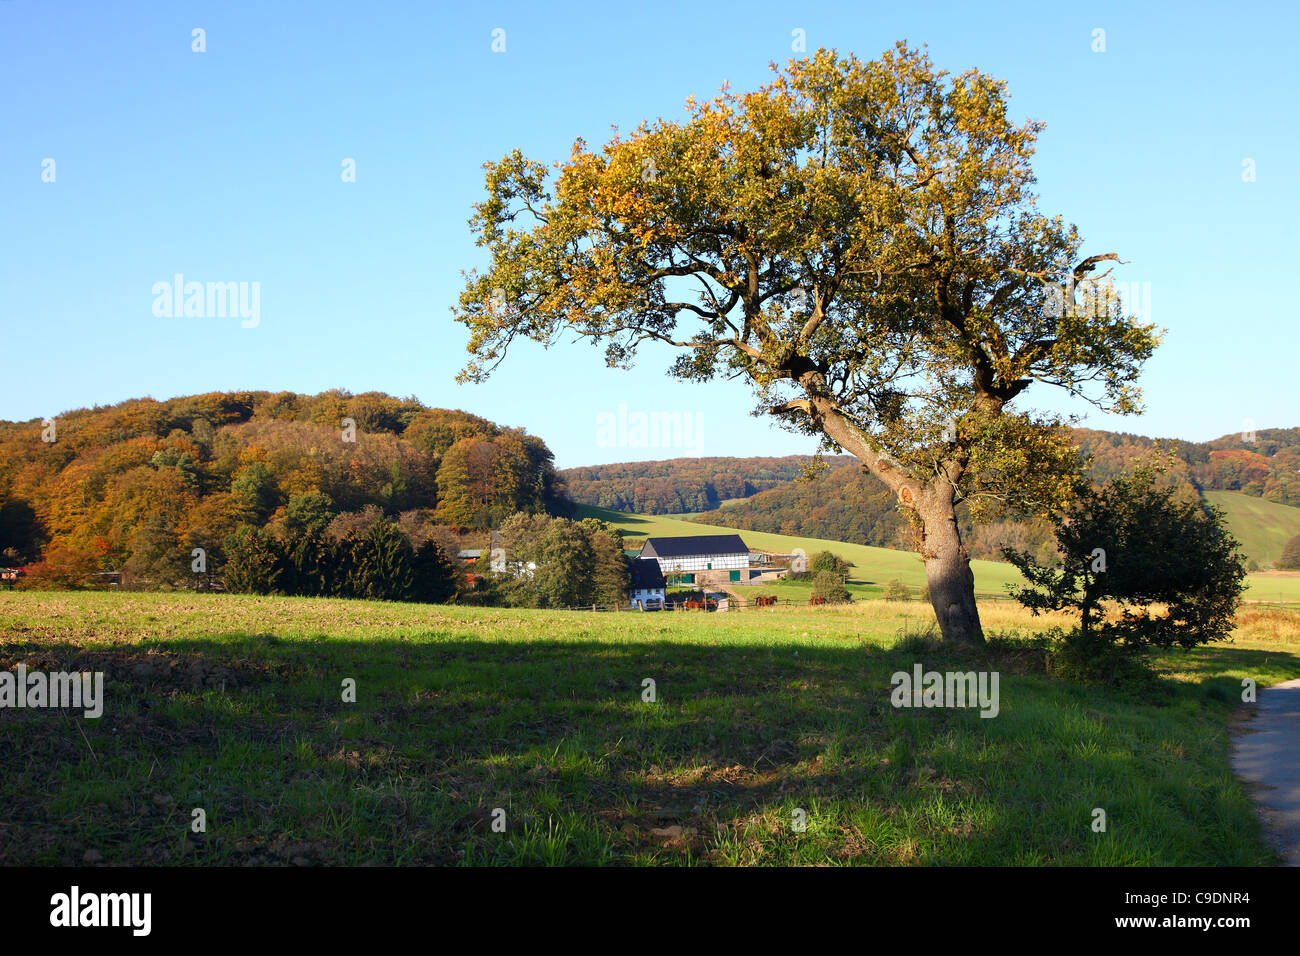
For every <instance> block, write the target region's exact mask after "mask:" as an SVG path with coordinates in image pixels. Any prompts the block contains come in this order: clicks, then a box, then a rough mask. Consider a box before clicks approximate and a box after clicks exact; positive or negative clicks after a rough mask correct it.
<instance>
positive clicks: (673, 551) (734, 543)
mask: <svg viewBox="0 0 1300 956" xmlns="http://www.w3.org/2000/svg"><path fill="white" fill-rule="evenodd" d="M697 554H749V546H748V545H746V544H745V542H744V541H743V540H741V537H740V535H738V534H690V535H682V536H681V537H675V538H646V539H645V544H644V545H643V546H642V548H641V557H643V558H687V557H692V556H694V555H697Z"/></svg>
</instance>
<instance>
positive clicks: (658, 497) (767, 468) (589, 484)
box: [560, 455, 849, 515]
mask: <svg viewBox="0 0 1300 956" xmlns="http://www.w3.org/2000/svg"><path fill="white" fill-rule="evenodd" d="M827 460H828V461H830V462H832V463H841V462H843V461H848V460H849V459H848V456H840V457H839V458H830V459H827ZM812 461H813V458H812V456H810V455H787V456H785V457H782V458H675V459H671V460H669V461H635V462H625V463H621V464H615V465H593V466H591V467H586V468H568V469H565V470H564V471H562V472H560V475H561V476H562V477H563V479H564V481H565V483H566V485H567V486H568V493H569V496H570V497H571V498H572V499H573V500H574V501H576V502H578V503H579V504H586V505H596V506H597V507H600V508H609V509H610V510H613V511H626V512H633V513H636V514H651V515H658V514H685V513H689V512H693V511H711V510H712V509H714V508H717V507H719V506H720V505H721V504H722V502H724V501H728V500H731V499H735V498H748V497H750V496H751V495H755V494H758V493H759V492H761V491H765V490H767V489H769V488H775V487H777V486H779V485H782V484H785V483H786V482H788V481H790V480H791V479H793V478H796V477H798V475H799V474H800V473H801V472H802V470H803V469H804V468H805V467H806V466H807V465H808V464H809V463H811V462H812Z"/></svg>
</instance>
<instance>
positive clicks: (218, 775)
mask: <svg viewBox="0 0 1300 956" xmlns="http://www.w3.org/2000/svg"><path fill="white" fill-rule="evenodd" d="M984 617H985V621H986V626H987V627H988V628H990V629H991V630H995V631H1001V632H1003V633H1013V632H1019V633H1025V634H1027V633H1030V632H1032V630H1033V628H1035V627H1038V626H1041V624H1042V622H1041V621H1040V620H1036V619H1032V618H1030V617H1028V616H1027V615H1026V614H1024V612H1022V611H1020V610H1019V609H1016V608H1011V607H1007V606H1005V605H998V606H996V607H993V606H989V607H987V608H986V609H985V611H984ZM929 619H930V614H929V611H928V609H926V608H923V607H921V606H920V605H919V604H917V603H916V602H912V603H899V604H890V603H887V602H883V601H872V602H864V603H860V604H857V605H852V606H844V607H835V608H822V609H810V608H807V607H798V608H781V609H778V610H765V611H747V612H745V613H743V614H721V615H719V614H712V615H705V614H690V613H660V614H637V613H620V614H592V613H585V614H584V613H578V612H545V611H525V610H495V609H475V608H461V607H443V606H423V605H402V604H386V603H380V602H363V601H340V600H326V599H302V598H278V597H266V598H259V597H246V596H230V595H192V594H174V595H166V594H128V593H105V592H99V593H50V594H42V593H37V592H4V593H0V669H9V670H12V669H13V667H14V666H16V664H17V663H19V662H25V663H27V664H28V666H29V667H33V668H35V667H40V668H43V669H46V670H64V669H78V670H80V669H87V670H100V671H103V672H104V673H105V674H106V691H107V703H106V707H105V714H104V716H103V717H102V718H101V719H99V720H83V719H79V718H75V717H72V716H69V715H68V714H66V713H64V712H60V711H51V710H22V711H16V710H0V728H2V732H0V764H2V765H3V767H4V770H5V772H4V774H3V775H0V863H3V864H11V865H12V864H74V863H79V862H80V861H81V860H82V858H83V855H84V854H85V853H86V852H87V851H91V850H93V851H95V852H96V853H98V854H99V855H100V856H101V857H102V859H103V861H104V862H105V863H107V864H137V865H138V864H146V865H148V864H187V865H237V864H290V863H297V864H299V865H319V864H364V863H381V864H620V865H695V864H705V865H748V864H832V865H838V864H894V865H913V864H942V865H965V864H1009V865H1040V864H1046V865H1057V864H1087V865H1129V864H1132V865H1157V864H1160V865H1164V864H1172V865H1184V864H1190V865H1196V864H1232V865H1256V864H1268V863H1273V862H1275V857H1274V856H1273V854H1272V853H1271V852H1270V851H1269V850H1268V849H1267V847H1266V845H1265V843H1264V841H1263V840H1262V838H1261V834H1260V831H1259V827H1258V824H1257V822H1256V819H1255V816H1254V814H1253V812H1252V809H1251V806H1250V803H1249V801H1248V799H1247V796H1246V794H1245V792H1244V790H1243V788H1242V786H1241V784H1240V783H1239V782H1238V781H1237V780H1236V778H1235V777H1234V776H1233V775H1232V774H1231V772H1230V771H1229V769H1228V733H1227V726H1228V721H1229V718H1230V716H1231V714H1232V712H1233V703H1234V701H1235V700H1236V699H1237V695H1238V693H1239V689H1240V679H1241V677H1243V676H1249V677H1253V678H1254V679H1256V680H1258V681H1259V682H1260V683H1261V684H1268V683H1274V682H1276V681H1280V680H1284V679H1288V678H1292V677H1296V676H1300V656H1298V653H1300V626H1297V619H1296V616H1295V615H1294V614H1292V613H1288V612H1282V611H1251V612H1248V614H1247V615H1245V616H1244V618H1243V626H1242V628H1241V630H1240V631H1239V633H1238V635H1237V643H1236V644H1235V645H1233V646H1231V647H1226V648H1213V649H1202V650H1197V651H1195V652H1193V653H1190V654H1167V655H1161V656H1159V657H1158V658H1157V659H1156V660H1157V663H1158V665H1159V666H1160V668H1161V671H1162V674H1163V677H1162V679H1161V682H1160V683H1159V684H1158V685H1157V686H1156V687H1154V688H1153V689H1152V690H1151V691H1149V692H1147V693H1144V694H1141V695H1139V694H1135V693H1133V692H1119V691H1114V690H1107V689H1104V688H1097V687H1082V686H1077V685H1074V684H1070V683H1065V682H1061V681H1057V680H1053V679H1051V678H1050V677H1049V676H1047V675H1046V674H1045V673H1043V671H1042V668H1041V666H1038V665H1037V664H1036V663H1035V660H1036V659H1035V656H1034V654H1033V652H1032V651H1029V650H1026V649H1025V648H1020V649H1012V650H998V649H996V648H995V649H994V650H993V651H990V652H988V655H990V656H984V655H976V656H973V657H971V656H962V655H954V653H953V652H951V651H944V650H942V649H938V648H935V647H934V646H932V645H929V644H926V643H925V642H924V641H921V642H918V641H917V640H915V639H909V640H907V641H904V642H902V643H901V644H900V642H899V638H900V636H901V635H903V634H905V633H913V634H914V633H916V632H917V631H918V630H919V629H921V628H923V627H924V626H925V624H926V623H927V622H928V621H929ZM918 661H919V662H921V663H923V664H924V665H925V666H926V667H927V668H933V669H939V670H945V669H961V670H965V669H984V668H991V669H996V670H998V671H999V672H1000V674H1001V686H1000V691H1001V701H1000V702H1001V713H1000V714H999V716H998V717H997V718H995V719H982V718H980V717H979V716H978V714H977V713H976V712H975V711H973V710H957V709H949V710H943V709H932V710H908V709H896V708H894V707H892V706H891V705H890V690H891V683H890V676H891V674H892V673H894V672H895V671H899V670H910V668H911V666H912V665H913V663H916V662H918ZM345 678H353V679H355V680H356V682H357V689H358V700H357V702H356V703H344V702H342V701H341V699H340V686H341V682H342V681H343V680H344V679H345ZM647 678H648V679H653V680H654V681H655V682H656V686H657V692H658V698H657V701H656V702H654V703H647V702H645V701H643V700H642V688H643V681H644V680H645V679H647ZM196 807H202V808H203V809H204V810H205V811H206V813H207V820H208V829H207V832H206V833H204V834H192V833H190V830H189V823H190V820H191V813H192V810H193V809H194V808H196ZM1095 807H1102V808H1104V809H1105V810H1106V811H1107V814H1108V819H1109V828H1108V830H1107V832H1105V833H1093V832H1092V831H1091V829H1090V823H1091V820H1092V810H1093V808H1095ZM497 808H501V809H503V810H504V811H505V822H506V830H505V832H504V833H497V832H493V830H492V826H491V824H492V820H493V814H494V811H495V810H496V809H497ZM796 810H802V811H804V813H805V814H806V818H807V829H806V830H805V831H803V832H797V831H796V830H795V829H794V827H793V826H792V821H793V820H794V818H795V811H796Z"/></svg>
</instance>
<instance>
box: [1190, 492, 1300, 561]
mask: <svg viewBox="0 0 1300 956" xmlns="http://www.w3.org/2000/svg"><path fill="white" fill-rule="evenodd" d="M1202 495H1203V496H1204V498H1205V500H1206V501H1208V502H1209V503H1210V504H1212V505H1214V506H1215V507H1217V508H1220V509H1222V511H1223V514H1224V520H1225V521H1226V523H1227V525H1228V530H1229V531H1230V532H1232V535H1233V537H1235V538H1236V539H1237V540H1238V541H1240V542H1241V549H1242V550H1243V551H1244V552H1245V553H1246V555H1247V556H1248V557H1251V558H1254V559H1255V560H1256V561H1258V562H1259V563H1260V564H1276V563H1277V560H1278V559H1279V558H1281V557H1282V547H1283V545H1285V544H1286V543H1287V541H1288V540H1290V539H1291V538H1293V537H1295V536H1296V535H1298V534H1300V508H1293V507H1291V506H1289V505H1279V504H1276V503H1274V502H1272V501H1265V500H1264V499H1263V498H1255V497H1253V496H1251V495H1243V494H1242V493H1241V492H1239V491H1206V492H1202Z"/></svg>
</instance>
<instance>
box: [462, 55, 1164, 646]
mask: <svg viewBox="0 0 1300 956" xmlns="http://www.w3.org/2000/svg"><path fill="white" fill-rule="evenodd" d="M774 69H775V68H774ZM688 107H689V115H688V116H687V118H686V119H684V120H680V121H679V120H667V119H661V120H658V121H655V122H653V123H650V122H647V123H644V124H642V125H641V126H640V127H638V128H637V129H636V130H634V131H633V132H632V133H631V134H630V135H627V136H622V135H615V136H614V137H613V138H611V140H610V141H609V142H608V143H606V144H605V146H604V147H603V148H602V149H600V150H591V149H589V148H588V147H587V145H586V144H585V143H584V142H583V141H581V140H579V141H577V142H576V143H575V144H574V147H573V150H572V153H571V155H570V157H569V159H568V160H567V161H565V162H563V163H560V164H557V169H556V171H555V173H554V174H553V175H551V174H548V171H547V168H546V166H545V165H543V164H542V163H540V162H536V161H533V160H529V159H527V158H525V157H524V156H523V155H522V153H520V152H519V151H517V150H516V151H514V152H512V153H510V154H509V155H507V156H506V157H505V158H503V159H502V160H501V161H500V162H496V163H489V164H488V166H487V182H486V185H487V198H486V199H485V200H484V201H483V202H481V203H479V204H478V205H477V207H476V213H475V216H474V217H473V218H472V219H471V226H472V227H473V228H474V229H475V230H476V231H477V233H478V242H479V244H480V245H481V246H484V247H486V248H487V249H488V251H489V253H490V255H491V264H490V266H489V267H488V268H487V269H486V271H484V272H483V273H481V274H480V273H476V272H472V273H470V274H469V275H468V277H467V282H466V287H465V289H464V291H463V293H462V295H461V298H460V302H459V306H458V307H457V308H456V309H454V310H453V311H454V313H455V315H456V317H457V319H458V320H459V321H461V322H463V323H464V324H465V325H466V326H467V327H468V328H469V330H470V341H469V351H470V353H471V358H470V361H469V363H468V364H467V366H466V368H465V369H464V371H463V372H462V377H463V378H464V379H466V380H472V381H480V380H482V379H483V378H484V377H486V376H487V375H488V374H490V373H491V371H492V370H493V369H494V368H495V367H496V366H497V365H498V364H499V363H500V361H501V360H502V359H503V358H504V357H505V355H506V353H507V350H508V348H509V347H510V345H511V343H512V342H514V341H515V340H516V339H518V338H527V339H532V340H535V341H538V342H542V343H544V344H546V345H552V344H554V343H555V342H557V341H558V340H559V339H560V338H561V336H562V335H563V334H565V333H573V334H576V335H577V336H579V337H583V338H587V339H590V340H591V341H593V342H594V343H599V344H601V345H603V346H604V349H605V359H606V361H607V363H608V364H610V365H612V366H626V365H627V364H629V363H630V362H631V361H632V360H633V358H634V356H635V355H636V354H637V352H638V350H639V349H640V348H641V347H642V346H643V345H644V344H646V343H658V344H662V345H667V346H671V347H673V348H676V349H678V350H679V354H678V355H677V358H676V360H675V361H674V362H673V363H672V365H671V371H672V373H673V374H674V375H676V376H678V377H680V378H683V379H688V380H707V379H710V378H713V377H715V376H718V375H723V376H740V377H743V378H745V379H746V380H748V382H749V383H750V384H751V385H752V387H753V389H754V392H755V396H756V399H757V402H758V406H759V408H760V409H762V410H765V411H768V412H770V413H771V414H773V415H775V416H777V417H778V418H779V419H780V420H781V421H782V422H784V423H785V424H786V425H788V426H789V427H791V428H794V429H797V430H802V431H806V432H808V433H811V434H816V435H819V436H821V437H822V438H823V440H824V442H825V443H826V445H827V447H829V448H831V449H833V450H839V449H843V450H846V451H848V452H851V453H852V454H854V455H856V456H857V457H858V458H859V459H861V460H862V461H863V462H864V463H865V464H866V465H867V466H868V467H869V468H870V469H871V470H872V472H873V473H874V474H875V475H876V476H877V477H878V478H880V479H881V480H882V481H883V482H884V483H885V484H886V485H887V486H888V487H889V489H890V491H891V492H892V493H893V494H895V495H896V496H897V497H898V499H899V501H900V503H901V504H902V505H903V506H904V507H905V508H907V509H909V510H910V511H911V512H912V513H914V514H915V516H916V518H917V520H918V522H919V523H920V524H921V526H922V555H923V556H924V557H925V558H926V560H927V572H928V576H929V577H930V578H931V598H932V603H933V604H934V606H935V609H936V612H937V614H938V616H939V623H940V626H941V628H942V629H943V632H944V635H945V637H946V638H950V639H954V640H981V639H982V633H981V631H980V628H979V621H978V612H977V610H976V608H975V605H974V590H973V587H974V585H973V577H972V576H971V574H970V568H969V560H968V556H966V555H965V554H964V553H963V551H962V547H961V541H960V537H959V533H958V531H957V527H956V521H955V519H954V516H953V508H954V506H955V504H956V502H959V501H963V500H965V501H969V502H970V503H971V506H972V507H973V508H976V509H990V510H1002V509H1012V510H1026V509H1033V508H1038V509H1043V508H1046V507H1047V506H1048V505H1049V504H1051V503H1057V504H1059V503H1061V501H1062V496H1063V495H1064V493H1065V490H1066V483H1065V482H1064V478H1065V477H1066V476H1068V475H1069V474H1070V473H1071V472H1072V471H1073V470H1074V468H1075V467H1076V462H1075V460H1074V456H1073V452H1072V449H1071V448H1070V445H1069V442H1068V440H1066V438H1065V436H1064V435H1063V434H1062V433H1061V431H1060V430H1059V429H1056V428H1053V427H1052V426H1053V425H1054V424H1056V422H1055V420H1054V419H1046V418H1037V417H1035V416H1033V415H1032V414H1031V413H1029V412H1017V413H1013V412H1011V411H1009V410H1008V405H1009V403H1011V402H1012V401H1013V400H1014V399H1015V398H1016V397H1017V396H1018V395H1020V393H1021V392H1023V391H1024V389H1025V388H1026V387H1027V386H1028V385H1029V384H1030V383H1032V382H1034V381H1039V382H1045V383H1049V384H1052V385H1056V386H1060V387H1063V388H1065V389H1068V390H1069V391H1070V392H1071V393H1072V394H1076V395H1078V396H1080V397H1082V398H1083V399H1085V400H1087V401H1089V402H1091V403H1093V404H1094V405H1097V406H1098V407H1101V408H1105V409H1109V410H1112V411H1116V412H1121V413H1126V412H1131V411H1134V410H1135V409H1136V408H1137V407H1138V391H1137V389H1136V386H1135V380H1136V378H1137V375H1138V371H1139V368H1140V366H1141V363H1142V362H1143V361H1144V360H1145V359H1146V358H1147V357H1148V356H1149V355H1150V354H1151V351H1152V350H1153V348H1154V347H1155V344H1156V342H1157V334H1156V331H1155V329H1154V328H1153V327H1152V326H1150V325H1145V324H1142V323H1139V322H1137V321H1136V320H1135V319H1133V318H1132V317H1130V316H1126V315H1125V314H1124V310H1123V309H1122V306H1121V303H1120V302H1119V300H1118V297H1117V296H1115V295H1114V294H1113V288H1112V286H1111V285H1110V284H1109V282H1108V280H1106V276H1107V275H1108V274H1107V273H1101V274H1098V273H1097V270H1098V268H1099V267H1100V266H1101V265H1103V264H1105V263H1107V262H1114V261H1118V259H1119V257H1118V255H1116V254H1114V253H1101V254H1094V255H1090V256H1086V257H1084V256H1082V253H1081V245H1082V244H1081V240H1080V238H1079V235H1078V233H1077V231H1076V229H1075V228H1074V227H1073V226H1072V225H1068V224H1066V223H1065V222H1064V221H1063V220H1062V219H1061V217H1059V216H1055V217H1051V216H1047V215H1044V214H1042V213H1040V212H1039V211H1038V209H1037V206H1036V197H1035V196H1034V194H1033V192H1032V186H1033V183H1034V177H1033V172H1032V169H1031V167H1030V162H1029V161H1030V157H1031V156H1032V153H1033V148H1034V142H1035V138H1036V137H1037V134H1038V132H1039V131H1040V129H1041V128H1042V124H1040V123H1038V122H1034V121H1029V122H1025V123H1023V124H1019V125H1017V124H1016V123H1015V122H1013V121H1012V120H1011V118H1010V117H1009V115H1008V110H1007V105H1006V99H1005V84H1004V83H1003V82H1002V81H999V80H996V79H993V78H992V77H989V76H987V75H985V74H982V73H979V72H977V71H975V70H968V71H966V72H964V73H961V74H959V75H950V74H947V73H945V72H943V71H938V70H936V69H935V68H934V67H933V65H932V64H931V62H930V59H929V57H928V55H927V54H926V53H925V52H924V51H916V50H912V49H909V48H908V47H907V46H906V45H905V44H899V45H898V46H897V47H896V48H895V49H893V50H890V51H888V52H886V53H885V54H884V55H883V56H881V57H880V58H879V59H877V60H874V61H869V62H862V61H859V60H858V59H857V58H856V57H853V56H851V55H850V56H840V55H838V54H836V53H834V52H832V51H826V50H821V51H818V52H817V54H816V55H815V56H812V57H810V58H808V59H805V60H801V61H794V62H791V63H790V64H789V65H788V66H787V67H786V68H785V69H784V70H781V71H777V74H776V76H775V77H774V79H773V80H772V81H771V82H770V83H768V84H767V85H765V86H763V87H762V88H761V89H759V90H757V91H755V92H751V93H746V94H736V93H733V92H731V91H729V90H724V91H723V92H722V93H721V94H720V95H719V96H717V97H716V98H714V99H712V100H710V101H708V102H703V103H694V102H690V103H688ZM1080 298H1082V302H1081V301H1080Z"/></svg>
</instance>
